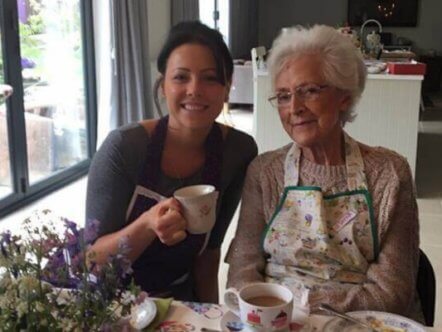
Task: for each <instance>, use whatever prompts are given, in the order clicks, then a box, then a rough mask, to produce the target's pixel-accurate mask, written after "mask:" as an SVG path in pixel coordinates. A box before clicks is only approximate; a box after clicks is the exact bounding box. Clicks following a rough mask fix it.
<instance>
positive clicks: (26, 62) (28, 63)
mask: <svg viewBox="0 0 442 332" xmlns="http://www.w3.org/2000/svg"><path fill="white" fill-rule="evenodd" d="M21 67H22V68H23V69H26V68H28V69H30V68H34V67H35V62H34V61H32V60H31V59H28V58H21Z"/></svg>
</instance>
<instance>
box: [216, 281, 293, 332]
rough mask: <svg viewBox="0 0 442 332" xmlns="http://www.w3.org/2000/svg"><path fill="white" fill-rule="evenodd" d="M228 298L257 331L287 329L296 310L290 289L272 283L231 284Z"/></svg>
mask: <svg viewBox="0 0 442 332" xmlns="http://www.w3.org/2000/svg"><path fill="white" fill-rule="evenodd" d="M224 302H225V304H226V305H227V307H228V308H229V309H230V310H231V311H233V313H235V314H236V315H237V316H238V317H239V318H240V319H241V321H242V322H243V323H244V324H245V325H247V326H248V327H249V328H250V329H251V330H253V331H286V330H288V329H289V325H290V321H291V318H292V311H293V294H292V292H291V291H290V289H288V288H286V287H284V286H282V285H278V284H271V283H263V282H260V283H253V284H250V285H247V286H245V287H243V288H241V290H239V291H238V290H236V289H235V288H229V289H228V290H227V291H226V293H225V294H224Z"/></svg>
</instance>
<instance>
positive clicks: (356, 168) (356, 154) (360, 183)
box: [284, 132, 367, 191]
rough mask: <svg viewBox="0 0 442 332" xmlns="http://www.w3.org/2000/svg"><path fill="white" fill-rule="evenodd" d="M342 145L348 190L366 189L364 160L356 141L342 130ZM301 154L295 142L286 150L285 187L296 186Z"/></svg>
mask: <svg viewBox="0 0 442 332" xmlns="http://www.w3.org/2000/svg"><path fill="white" fill-rule="evenodd" d="M344 145H345V146H344V147H345V167H346V170H347V187H348V190H350V191H353V190H361V189H367V180H366V177H365V172H364V160H363V159H362V154H361V151H360V148H359V145H358V142H356V141H355V140H354V139H353V138H351V137H350V136H349V135H347V133H345V132H344ZM301 154H302V151H301V148H300V147H299V146H298V145H297V144H296V143H293V144H292V146H291V147H290V149H289V151H288V152H287V155H286V158H285V162H284V186H285V187H292V186H293V187H296V186H298V184H299V170H300V160H301Z"/></svg>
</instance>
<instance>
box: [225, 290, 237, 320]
mask: <svg viewBox="0 0 442 332" xmlns="http://www.w3.org/2000/svg"><path fill="white" fill-rule="evenodd" d="M224 303H225V304H226V306H227V308H229V310H230V311H232V312H233V313H234V314H235V315H237V316H238V317H239V316H240V314H239V292H238V290H237V289H236V288H234V287H230V288H229V289H227V290H226V292H225V293H224Z"/></svg>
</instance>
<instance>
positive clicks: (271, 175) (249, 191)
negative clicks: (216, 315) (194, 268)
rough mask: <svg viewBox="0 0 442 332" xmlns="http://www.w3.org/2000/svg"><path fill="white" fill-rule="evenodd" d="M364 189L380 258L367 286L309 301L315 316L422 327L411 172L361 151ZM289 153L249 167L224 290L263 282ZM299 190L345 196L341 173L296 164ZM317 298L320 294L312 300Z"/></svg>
mask: <svg viewBox="0 0 442 332" xmlns="http://www.w3.org/2000/svg"><path fill="white" fill-rule="evenodd" d="M359 146H360V148H361V152H362V156H363V159H364V165H365V173H366V176H367V182H368V189H369V191H370V193H371V195H372V198H373V208H374V213H375V220H376V222H377V228H378V237H379V240H380V241H379V243H380V254H379V257H378V259H377V261H376V262H375V263H372V264H371V265H370V267H369V269H368V271H367V277H368V278H367V279H368V280H369V282H367V283H365V284H362V285H351V286H350V287H348V288H346V289H345V291H343V290H342V289H331V290H330V289H328V290H321V291H320V294H314V292H313V294H310V298H309V304H310V306H311V308H313V310H314V309H315V307H316V306H317V305H318V304H319V303H328V304H330V305H332V306H334V307H335V308H336V309H339V310H342V311H354V310H368V309H369V310H379V311H387V312H393V313H398V314H401V315H404V316H408V317H411V318H414V319H418V320H422V318H423V317H422V315H421V310H420V305H419V303H418V300H417V295H416V291H415V289H416V277H417V269H418V260H419V222H418V210H417V203H416V197H415V191H414V185H413V178H412V176H411V172H410V167H409V165H408V163H407V161H406V160H405V158H403V157H402V156H400V155H398V154H397V153H395V152H392V151H390V150H387V149H384V148H380V147H377V148H372V147H368V146H365V145H362V144H360V145H359ZM289 147H290V146H289V145H288V146H285V147H283V148H281V149H278V150H275V151H271V152H267V153H264V154H262V155H260V156H258V157H256V159H255V160H254V161H253V162H252V163H251V164H250V166H249V169H248V172H247V177H246V182H245V186H244V190H243V195H242V203H241V212H240V218H239V222H238V229H237V231H236V235H235V239H234V240H233V242H232V244H231V247H230V250H229V253H228V255H227V258H226V261H227V263H229V264H230V268H229V275H228V282H227V284H228V287H236V288H240V287H242V286H243V285H245V284H246V283H249V282H252V281H259V280H263V279H264V276H263V273H264V267H265V264H266V260H265V257H264V252H263V251H262V246H261V236H262V234H263V231H264V228H265V226H266V223H267V222H268V221H269V220H270V218H271V215H272V214H273V212H274V210H275V207H276V205H277V203H278V200H279V197H280V194H281V193H282V191H283V188H284V183H283V182H284V169H283V168H284V160H285V156H286V153H287V151H288V149H289ZM300 168H301V169H300V185H304V186H308V185H315V186H320V187H322V189H323V191H324V192H325V193H326V194H331V193H335V192H339V191H344V190H346V189H347V182H346V169H345V165H340V166H325V165H317V164H314V163H312V162H309V161H308V160H306V159H302V160H301V166H300ZM318 293H319V292H318Z"/></svg>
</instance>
